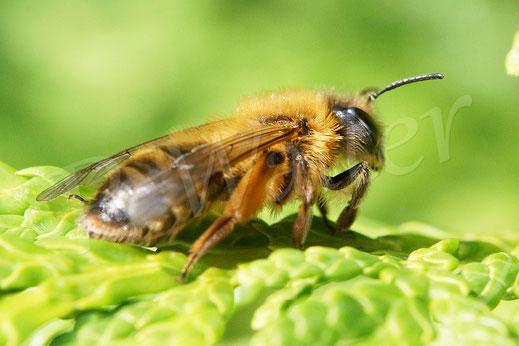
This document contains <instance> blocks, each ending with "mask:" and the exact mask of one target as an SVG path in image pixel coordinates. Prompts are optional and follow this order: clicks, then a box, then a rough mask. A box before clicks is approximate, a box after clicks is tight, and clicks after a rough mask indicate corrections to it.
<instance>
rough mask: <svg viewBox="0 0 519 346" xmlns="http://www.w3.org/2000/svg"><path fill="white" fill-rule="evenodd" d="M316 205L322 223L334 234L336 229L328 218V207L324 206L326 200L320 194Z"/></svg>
mask: <svg viewBox="0 0 519 346" xmlns="http://www.w3.org/2000/svg"><path fill="white" fill-rule="evenodd" d="M317 207H318V208H319V211H320V212H321V216H322V217H323V223H324V225H325V226H326V227H327V228H328V229H329V230H330V231H331V232H332V234H334V233H335V232H336V231H337V229H336V228H335V226H334V225H333V224H332V223H331V222H330V220H329V219H328V207H327V206H326V202H325V201H324V199H323V197H321V196H319V197H318V198H317Z"/></svg>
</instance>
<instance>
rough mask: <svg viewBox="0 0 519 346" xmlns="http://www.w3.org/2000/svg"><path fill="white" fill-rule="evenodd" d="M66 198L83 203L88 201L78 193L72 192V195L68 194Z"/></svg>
mask: <svg viewBox="0 0 519 346" xmlns="http://www.w3.org/2000/svg"><path fill="white" fill-rule="evenodd" d="M67 199H77V200H78V201H80V202H81V203H83V204H87V203H88V202H87V201H86V200H85V199H84V198H83V197H81V196H80V195H76V194H75V193H73V194H72V195H69V196H68V197H67Z"/></svg>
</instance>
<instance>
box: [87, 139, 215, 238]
mask: <svg viewBox="0 0 519 346" xmlns="http://www.w3.org/2000/svg"><path fill="white" fill-rule="evenodd" d="M190 149H191V148H183V150H182V151H188V150H190ZM180 154H181V151H180V150H179V149H178V148H177V147H157V148H154V149H153V150H151V151H147V152H144V153H142V154H138V155H135V157H133V158H132V159H130V160H128V161H127V162H125V163H124V165H123V166H121V167H120V168H118V169H117V170H116V171H114V172H113V173H112V174H111V175H110V176H109V177H108V178H107V179H106V180H105V181H104V183H103V184H102V185H101V187H100V188H99V190H98V192H97V195H96V196H95V198H94V200H92V201H91V202H90V204H89V207H88V210H87V212H86V213H85V215H84V217H83V220H82V224H83V226H84V227H85V228H86V229H87V231H88V233H89V235H90V237H94V238H102V239H106V240H110V241H116V242H130V243H138V244H145V245H151V244H154V243H156V242H157V241H159V240H161V239H165V238H173V237H174V236H175V235H176V233H177V232H178V231H179V230H180V229H181V228H182V227H183V226H184V225H185V224H186V223H187V222H188V221H189V220H191V219H192V218H193V216H194V215H196V214H197V213H198V212H201V210H196V209H197V208H199V206H196V205H193V199H192V198H191V200H190V198H189V196H188V195H189V193H186V181H185V177H184V181H183V179H181V177H180V176H179V173H178V171H177V170H176V169H173V168H172V166H173V161H174V160H175V158H176V157H178V156H180ZM166 186H167V188H166ZM187 191H189V189H188V190H187ZM199 195H200V194H199V193H197V194H196V197H197V198H200V196H199ZM214 197H216V196H214ZM211 201H212V200H209V201H207V200H206V201H205V203H204V208H203V209H204V210H206V209H207V208H208V206H209V204H210V202H211Z"/></svg>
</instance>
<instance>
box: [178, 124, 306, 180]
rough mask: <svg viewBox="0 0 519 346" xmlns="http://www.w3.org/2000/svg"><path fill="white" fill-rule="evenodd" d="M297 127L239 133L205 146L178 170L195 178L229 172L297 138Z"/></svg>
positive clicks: (183, 160)
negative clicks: (206, 174) (285, 141)
mask: <svg viewBox="0 0 519 346" xmlns="http://www.w3.org/2000/svg"><path fill="white" fill-rule="evenodd" d="M296 130H297V126H286V127H282V126H279V125H274V126H268V127H264V128H261V129H259V130H258V129H256V130H251V131H249V132H245V133H239V134H236V135H234V136H231V137H229V138H226V139H223V140H221V141H218V142H215V143H208V144H202V145H199V146H198V147H196V148H194V149H193V150H192V151H191V152H189V153H186V154H184V155H181V156H180V157H178V158H177V159H176V160H175V163H174V165H173V166H174V168H177V169H179V170H180V171H181V172H187V173H188V174H190V175H191V177H192V178H195V177H196V176H198V175H199V174H201V173H202V174H205V173H207V172H208V171H211V173H213V174H214V173H217V172H219V171H225V170H227V169H229V168H230V167H232V165H234V164H236V163H237V162H239V161H241V160H243V159H246V158H248V157H250V156H252V155H254V154H256V153H259V152H261V151H263V150H265V149H267V148H268V147H270V146H272V145H274V144H276V143H279V142H282V141H284V140H287V139H290V138H293V137H294V135H295V134H297V131H296Z"/></svg>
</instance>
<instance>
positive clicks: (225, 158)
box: [129, 125, 298, 220]
mask: <svg viewBox="0 0 519 346" xmlns="http://www.w3.org/2000/svg"><path fill="white" fill-rule="evenodd" d="M297 129H298V127H297V126H295V125H294V126H285V127H283V126H279V125H274V126H268V127H264V128H262V129H259V130H258V129H255V130H252V131H248V132H244V133H241V134H236V135H234V136H231V137H229V138H226V139H223V140H221V141H217V142H213V143H208V144H202V145H199V146H197V147H195V148H194V149H193V150H191V151H190V152H189V153H185V154H183V155H181V156H179V157H178V158H177V159H175V161H174V163H173V165H172V167H171V169H169V170H164V171H161V172H160V173H158V174H156V175H154V176H152V177H150V178H149V179H146V180H143V181H141V182H140V183H139V185H137V186H134V187H133V188H134V191H135V193H134V196H133V197H132V203H131V206H130V207H129V212H130V214H131V215H132V218H133V219H135V220H148V219H153V217H154V216H155V215H161V214H162V213H164V212H166V210H167V209H168V208H170V207H171V206H172V205H178V204H182V203H183V202H181V201H185V200H188V201H189V204H190V205H191V208H192V211H193V214H195V215H196V214H197V213H198V211H199V210H202V206H203V204H204V201H205V197H204V195H205V194H204V192H205V189H206V188H207V187H208V184H209V182H210V179H211V178H212V177H213V176H215V174H217V173H219V172H222V173H225V172H228V170H229V169H230V168H231V167H232V166H233V165H235V164H236V163H238V162H239V161H241V160H244V159H246V158H249V157H251V156H253V155H255V154H257V153H261V152H262V151H264V150H265V149H268V148H269V147H271V146H272V145H274V144H276V143H279V142H282V141H286V140H290V139H292V138H295V137H296V136H297V135H298V131H297Z"/></svg>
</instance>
